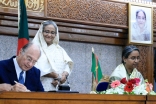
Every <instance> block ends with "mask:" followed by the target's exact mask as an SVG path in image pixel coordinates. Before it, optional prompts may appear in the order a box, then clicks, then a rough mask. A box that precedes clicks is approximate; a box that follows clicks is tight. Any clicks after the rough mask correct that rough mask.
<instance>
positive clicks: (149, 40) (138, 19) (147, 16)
mask: <svg viewBox="0 0 156 104" xmlns="http://www.w3.org/2000/svg"><path fill="white" fill-rule="evenodd" d="M128 29H129V39H128V40H129V44H143V45H150V44H153V7H152V6H150V5H144V4H136V3H135V4H134V3H129V28H128Z"/></svg>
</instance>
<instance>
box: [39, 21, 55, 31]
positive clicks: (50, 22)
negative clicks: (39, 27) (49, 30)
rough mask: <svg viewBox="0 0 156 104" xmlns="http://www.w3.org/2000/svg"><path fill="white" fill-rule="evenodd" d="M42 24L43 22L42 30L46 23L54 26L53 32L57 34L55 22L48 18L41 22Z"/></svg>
mask: <svg viewBox="0 0 156 104" xmlns="http://www.w3.org/2000/svg"><path fill="white" fill-rule="evenodd" d="M42 24H43V31H44V29H45V27H46V26H47V25H53V26H54V28H55V33H56V34H57V25H56V23H55V22H54V21H52V20H48V21H45V22H43V23H42ZM43 31H42V32H43Z"/></svg>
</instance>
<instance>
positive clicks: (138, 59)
mask: <svg viewBox="0 0 156 104" xmlns="http://www.w3.org/2000/svg"><path fill="white" fill-rule="evenodd" d="M129 59H131V60H133V61H136V60H137V61H140V57H130V58H129Z"/></svg>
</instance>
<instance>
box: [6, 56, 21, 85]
mask: <svg viewBox="0 0 156 104" xmlns="http://www.w3.org/2000/svg"><path fill="white" fill-rule="evenodd" d="M13 58H15V57H12V58H11V59H9V60H8V66H7V70H8V77H9V79H10V82H11V84H13V85H14V84H15V82H14V81H17V82H18V79H17V74H16V70H15V65H14V62H13Z"/></svg>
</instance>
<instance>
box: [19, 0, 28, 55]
mask: <svg viewBox="0 0 156 104" xmlns="http://www.w3.org/2000/svg"><path fill="white" fill-rule="evenodd" d="M28 42H29V32H28V21H27V11H26V6H25V0H18V46H17V55H18V53H19V50H20V49H21V48H22V47H23V46H24V45H26V44H27V43H28Z"/></svg>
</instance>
